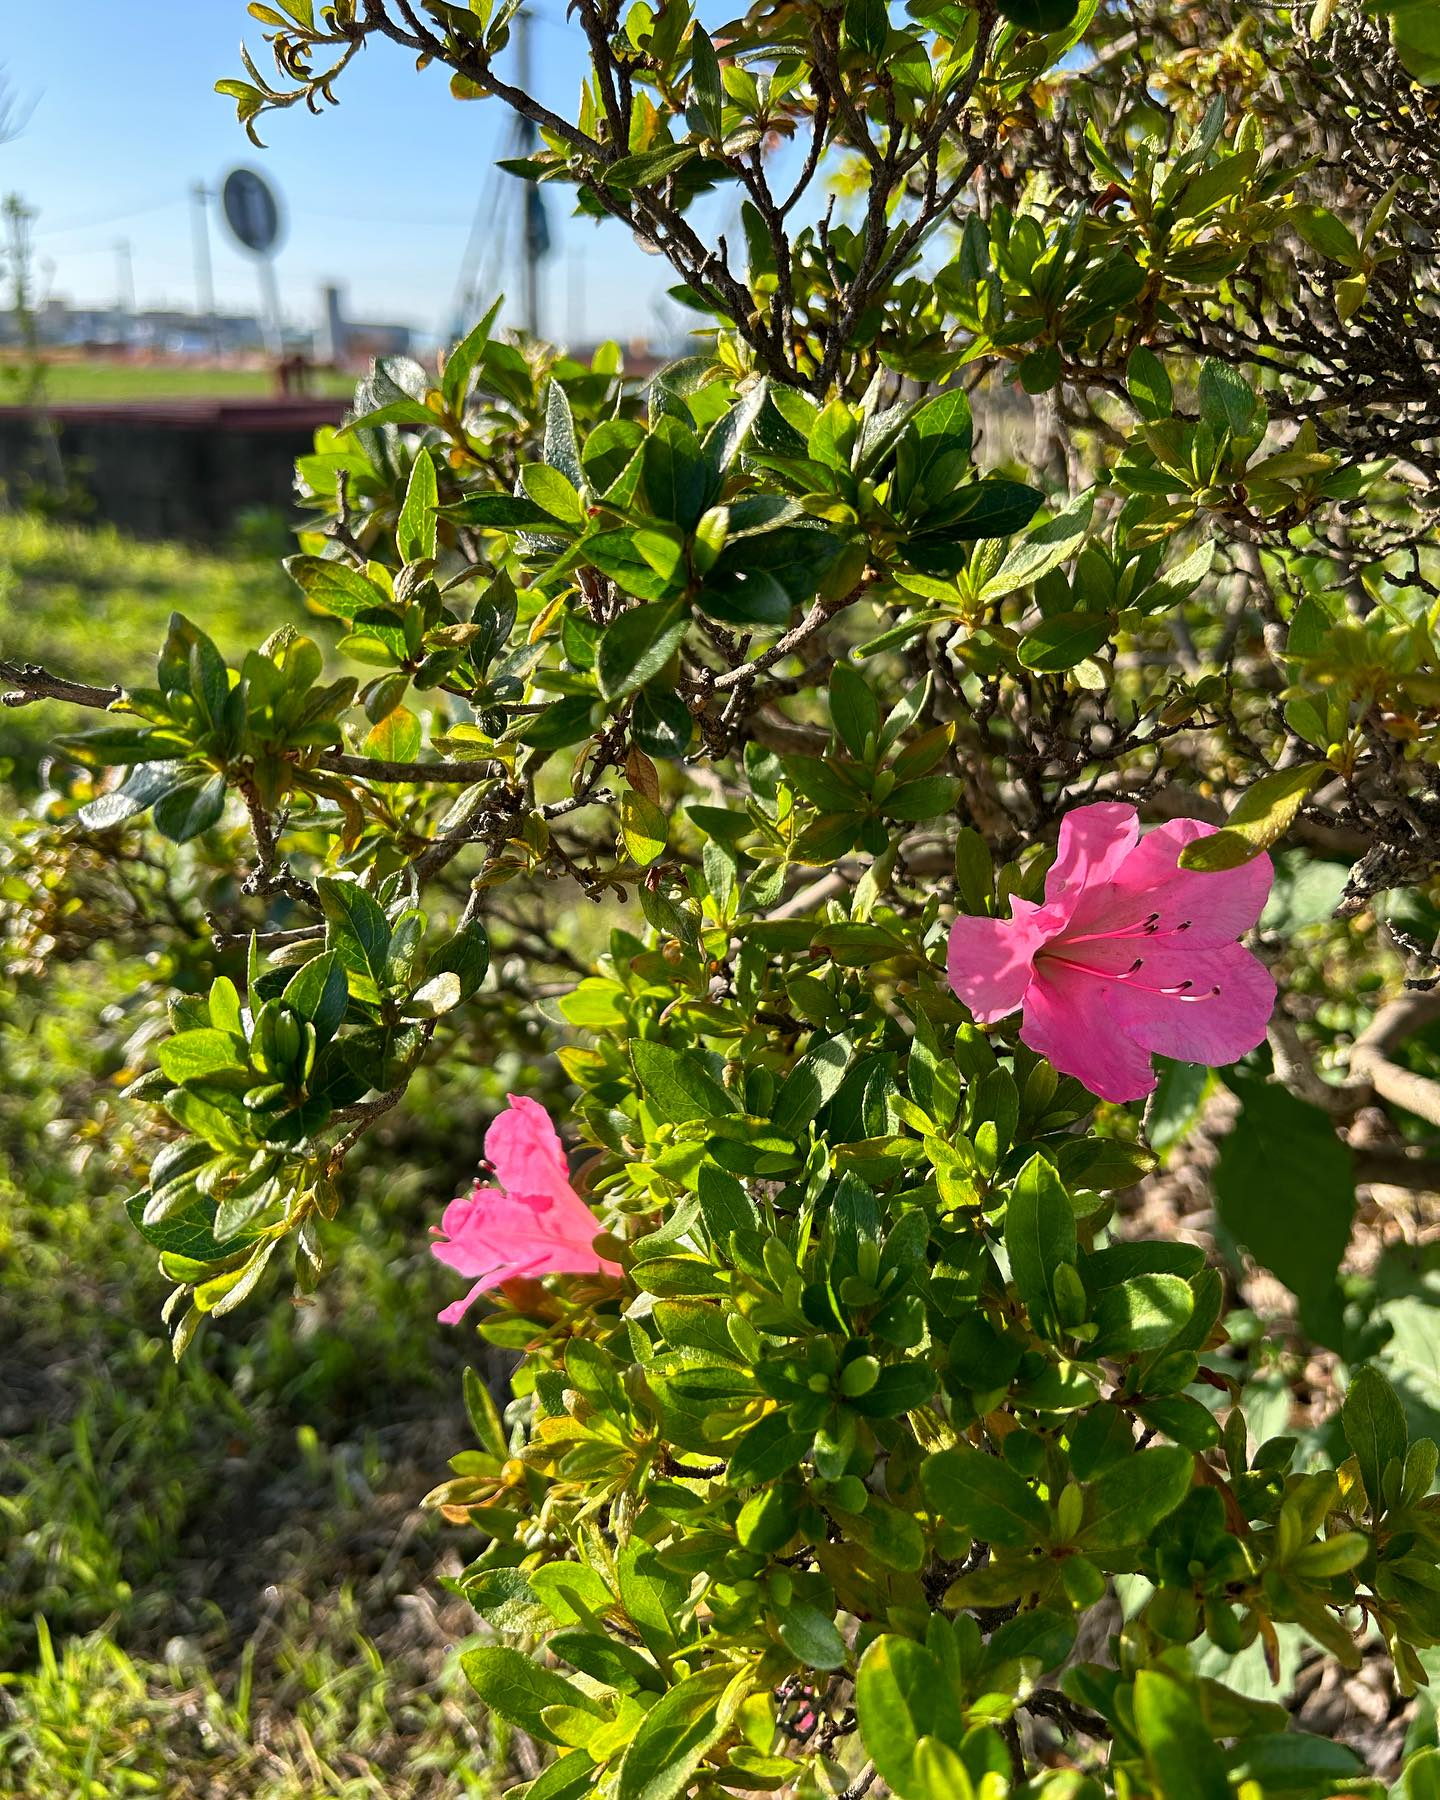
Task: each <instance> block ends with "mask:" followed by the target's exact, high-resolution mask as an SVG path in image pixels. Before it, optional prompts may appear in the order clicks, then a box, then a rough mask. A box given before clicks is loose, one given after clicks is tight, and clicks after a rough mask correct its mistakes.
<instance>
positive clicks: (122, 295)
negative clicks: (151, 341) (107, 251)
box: [115, 238, 135, 341]
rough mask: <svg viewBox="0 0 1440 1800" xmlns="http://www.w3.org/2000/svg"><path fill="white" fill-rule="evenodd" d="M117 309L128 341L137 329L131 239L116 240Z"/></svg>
mask: <svg viewBox="0 0 1440 1800" xmlns="http://www.w3.org/2000/svg"><path fill="white" fill-rule="evenodd" d="M115 307H116V311H117V312H118V314H119V323H120V325H121V335H122V337H124V338H125V339H126V340H127V341H128V340H129V339H130V338H131V337H133V336H134V328H135V265H134V263H133V262H132V260H131V257H130V240H129V238H117V239H116V240H115ZM127 321H128V325H127Z"/></svg>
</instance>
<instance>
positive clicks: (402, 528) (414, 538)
mask: <svg viewBox="0 0 1440 1800" xmlns="http://www.w3.org/2000/svg"><path fill="white" fill-rule="evenodd" d="M439 501H440V493H439V488H438V486H437V484H436V480H435V464H434V462H433V461H432V460H431V457H430V452H429V451H428V450H426V449H424V448H421V449H420V450H418V451H417V452H416V455H415V461H414V463H413V464H412V465H411V468H410V480H409V481H408V483H407V484H406V487H405V503H404V505H403V506H402V507H401V508H400V517H399V519H398V520H397V521H396V525H395V547H396V549H397V550H398V551H399V552H400V555H401V557H402V559H403V560H404V561H405V562H407V563H412V562H433V561H434V560H435V546H436V541H437V539H436V532H437V519H436V513H435V508H436V507H437V505H438V504H439Z"/></svg>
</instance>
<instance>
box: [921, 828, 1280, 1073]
mask: <svg viewBox="0 0 1440 1800" xmlns="http://www.w3.org/2000/svg"><path fill="white" fill-rule="evenodd" d="M1214 829H1215V827H1214V826H1213V825H1206V824H1204V823H1202V822H1201V821H1200V820H1199V819H1173V820H1171V821H1170V822H1169V823H1168V824H1165V825H1161V826H1158V827H1157V828H1156V829H1155V830H1154V831H1151V832H1147V833H1146V835H1145V836H1144V837H1141V836H1140V821H1139V816H1138V815H1137V813H1136V811H1135V808H1134V807H1133V806H1122V805H1118V804H1113V803H1108V802H1107V803H1104V804H1101V805H1096V806H1082V807H1078V808H1077V809H1076V810H1075V811H1074V812H1072V813H1069V814H1067V815H1066V817H1065V819H1064V821H1063V823H1062V824H1061V827H1060V848H1059V853H1058V855H1057V856H1056V859H1055V864H1054V867H1053V868H1052V869H1051V870H1050V873H1049V876H1048V877H1047V878H1046V882H1045V900H1044V904H1043V905H1038V906H1037V905H1036V904H1035V902H1034V901H1030V900H1020V899H1016V900H1015V901H1013V902H1012V905H1011V916H1010V918H1008V919H974V918H959V919H957V920H956V921H955V923H954V925H953V926H952V927H951V931H950V954H949V963H948V967H949V974H950V985H951V987H952V988H954V990H955V992H956V993H957V994H958V995H959V996H960V998H961V999H962V1000H963V1001H964V1002H965V1004H966V1006H968V1007H969V1008H970V1011H971V1012H972V1014H973V1015H974V1016H975V1018H976V1020H977V1021H978V1022H979V1023H980V1024H982V1025H990V1024H993V1023H994V1022H995V1021H996V1020H997V1019H1003V1018H1004V1017H1005V1016H1006V1014H1007V1013H1012V1012H1014V1011H1015V1010H1016V1008H1017V1007H1018V1008H1023V1010H1024V1018H1023V1021H1022V1023H1021V1026H1020V1039H1021V1042H1022V1043H1025V1044H1028V1045H1029V1047H1030V1048H1031V1049H1032V1050H1036V1051H1038V1052H1039V1053H1040V1055H1042V1056H1045V1057H1048V1058H1049V1059H1050V1061H1051V1062H1052V1063H1053V1064H1054V1065H1055V1067H1056V1068H1057V1069H1059V1070H1060V1072H1061V1073H1062V1074H1065V1075H1074V1076H1075V1077H1077V1079H1079V1080H1080V1081H1083V1082H1084V1084H1085V1086H1086V1087H1087V1088H1089V1089H1090V1091H1091V1093H1092V1094H1098V1095H1099V1096H1100V1098H1101V1099H1102V1100H1117V1101H1119V1100H1138V1099H1140V1098H1141V1096H1142V1095H1145V1094H1148V1093H1150V1092H1151V1091H1152V1090H1153V1089H1154V1087H1155V1082H1156V1076H1155V1072H1154V1070H1153V1068H1152V1067H1151V1063H1150V1058H1151V1057H1152V1055H1158V1056H1172V1057H1176V1058H1178V1059H1179V1060H1180V1061H1182V1062H1195V1063H1208V1064H1209V1065H1210V1067H1211V1068H1220V1067H1223V1066H1224V1064H1226V1063H1231V1062H1234V1061H1236V1059H1237V1058H1239V1057H1241V1056H1244V1055H1245V1053H1246V1052H1247V1051H1248V1050H1253V1049H1254V1048H1255V1046H1256V1045H1257V1044H1258V1043H1259V1042H1260V1040H1261V1039H1262V1038H1263V1037H1264V1036H1265V1027H1266V1025H1267V1024H1268V1023H1269V1021H1270V1014H1271V1012H1272V1011H1273V1010H1274V1006H1275V983H1274V982H1273V981H1272V980H1271V978H1270V975H1269V972H1268V970H1267V969H1266V968H1265V967H1264V965H1263V964H1262V963H1261V962H1259V961H1258V960H1257V959H1256V958H1255V957H1254V956H1252V955H1251V954H1250V952H1249V951H1248V950H1246V949H1244V948H1243V947H1242V946H1241V945H1240V944H1239V943H1238V942H1237V941H1236V940H1237V939H1238V938H1239V936H1240V934H1241V933H1242V932H1244V931H1248V930H1249V928H1250V927H1251V926H1252V925H1253V924H1254V923H1255V921H1256V920H1257V919H1258V918H1259V916H1260V912H1261V909H1262V907H1263V906H1264V905H1265V899H1266V896H1267V895H1268V894H1269V892H1270V881H1271V877H1272V874H1273V870H1272V869H1271V866H1270V859H1269V857H1268V856H1258V857H1256V858H1255V860H1254V861H1253V862H1248V863H1245V864H1244V865H1243V866H1242V867H1240V868H1238V869H1226V870H1223V871H1218V872H1215V873H1212V874H1207V873H1204V872H1202V871H1199V870H1190V869H1182V868H1181V867H1180V866H1179V857H1180V852H1181V850H1183V849H1184V847H1185V845H1186V844H1190V843H1193V842H1194V841H1195V839H1196V838H1200V837H1208V836H1209V835H1210V833H1211V832H1212V831H1214Z"/></svg>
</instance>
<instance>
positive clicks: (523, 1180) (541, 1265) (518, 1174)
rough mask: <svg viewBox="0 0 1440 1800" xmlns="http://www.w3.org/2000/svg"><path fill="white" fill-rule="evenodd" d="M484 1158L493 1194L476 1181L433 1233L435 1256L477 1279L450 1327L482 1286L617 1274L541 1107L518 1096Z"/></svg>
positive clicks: (445, 1317)
mask: <svg viewBox="0 0 1440 1800" xmlns="http://www.w3.org/2000/svg"><path fill="white" fill-rule="evenodd" d="M485 1156H486V1160H487V1161H488V1162H489V1164H490V1166H491V1168H493V1169H494V1171H495V1174H496V1177H497V1178H498V1180H499V1182H500V1185H499V1187H498V1188H487V1187H481V1185H480V1184H479V1182H478V1181H477V1182H476V1184H475V1187H474V1190H473V1191H472V1193H471V1194H470V1196H469V1198H468V1199H467V1198H463V1197H462V1198H461V1199H459V1200H452V1201H451V1202H450V1204H449V1205H448V1206H447V1207H446V1208H445V1216H444V1218H443V1219H442V1220H441V1223H440V1224H439V1225H438V1226H432V1227H431V1229H432V1231H433V1232H434V1235H435V1242H434V1243H433V1244H432V1245H431V1246H430V1248H431V1250H432V1252H433V1253H434V1254H435V1255H436V1256H438V1257H439V1259H440V1261H441V1262H443V1263H448V1264H449V1265H450V1267H451V1268H452V1269H458V1270H459V1271H460V1273H461V1274H462V1275H472V1276H478V1277H479V1279H478V1280H477V1281H476V1283H475V1285H474V1287H472V1288H471V1290H470V1292H469V1293H468V1294H467V1295H466V1296H465V1298H464V1299H463V1300H457V1301H456V1302H455V1304H454V1305H453V1306H447V1307H446V1308H445V1310H444V1312H442V1313H441V1314H440V1318H441V1321H442V1323H444V1324H446V1325H455V1324H458V1323H459V1321H460V1320H461V1319H462V1318H463V1317H464V1315H465V1312H466V1309H467V1308H468V1307H469V1306H470V1305H471V1303H472V1302H473V1301H474V1300H475V1299H476V1297H477V1296H478V1295H480V1294H483V1293H484V1292H485V1290H486V1289H487V1288H493V1287H499V1286H500V1284H501V1282H503V1281H513V1280H515V1279H516V1278H517V1277H519V1276H523V1275H530V1276H535V1275H595V1274H601V1275H618V1274H619V1273H620V1268H619V1265H618V1264H617V1263H613V1262H609V1261H607V1260H606V1258H605V1257H603V1256H601V1255H600V1254H599V1253H598V1252H597V1251H596V1249H595V1247H594V1242H595V1238H596V1236H597V1234H598V1233H599V1230H600V1225H599V1223H598V1221H597V1220H596V1218H595V1215H594V1214H593V1213H592V1212H591V1211H590V1208H589V1207H588V1206H586V1204H585V1202H584V1201H583V1200H582V1199H581V1198H580V1196H579V1195H578V1194H577V1193H576V1192H575V1190H574V1188H573V1187H571V1185H570V1170H569V1165H568V1164H567V1163H566V1161H565V1151H564V1149H563V1148H562V1147H561V1143H560V1139H559V1137H558V1136H557V1134H556V1131H555V1127H554V1126H553V1125H552V1124H551V1122H550V1115H549V1114H548V1113H547V1112H546V1111H545V1108H544V1107H543V1106H538V1105H537V1104H536V1103H535V1101H533V1100H527V1099H525V1098H524V1097H523V1096H521V1095H518V1094H511V1095H510V1107H509V1110H508V1111H507V1112H502V1113H501V1114H500V1115H499V1117H498V1118H497V1119H496V1120H495V1122H494V1123H493V1124H492V1125H491V1127H490V1129H489V1130H488V1131H487V1132H486V1133H485Z"/></svg>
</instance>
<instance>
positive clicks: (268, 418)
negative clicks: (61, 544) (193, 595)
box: [0, 399, 345, 540]
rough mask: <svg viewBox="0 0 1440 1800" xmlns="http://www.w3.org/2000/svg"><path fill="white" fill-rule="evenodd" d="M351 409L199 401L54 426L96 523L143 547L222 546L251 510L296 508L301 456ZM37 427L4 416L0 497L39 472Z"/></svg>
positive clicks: (73, 409) (86, 410)
mask: <svg viewBox="0 0 1440 1800" xmlns="http://www.w3.org/2000/svg"><path fill="white" fill-rule="evenodd" d="M344 410H345V402H344V401H343V400H338V399H337V400H294V401H279V400H256V401H246V400H225V401H220V400H198V401H173V402H164V403H161V402H149V403H137V404H134V405H111V406H59V407H55V408H53V409H52V412H51V417H52V418H53V419H54V421H55V424H56V426H57V428H58V430H59V433H60V450H61V455H62V456H63V458H64V459H65V464H66V469H67V472H68V473H69V475H70V477H71V479H72V480H75V481H76V482H77V484H78V485H79V486H80V487H81V488H82V489H84V491H85V492H86V493H88V494H89V495H90V496H91V498H92V500H93V502H94V516H95V517H97V518H100V519H103V520H105V521H106V522H107V523H110V524H113V525H118V526H120V527H121V528H122V529H124V530H126V531H130V532H134V533H135V534H136V535H137V536H139V537H166V538H193V539H199V540H213V539H216V538H221V537H223V536H224V535H225V534H226V533H227V532H228V531H229V530H230V528H231V526H232V525H233V524H234V521H235V519H236V516H237V515H238V514H239V513H241V512H243V511H245V510H246V509H247V508H249V507H255V506H267V507H276V508H279V509H281V510H282V511H286V512H288V511H289V510H290V509H291V508H292V506H293V504H294V494H293V486H292V483H293V477H294V463H295V458H296V457H297V456H302V455H304V454H305V453H306V452H308V451H309V450H310V449H311V448H312V447H313V441H314V433H315V429H316V427H317V426H319V425H338V424H339V422H340V419H341V417H342V416H343V413H344ZM36 443H37V440H36V431H35V423H34V420H33V419H32V418H31V416H30V415H29V414H28V413H27V412H26V411H25V409H24V408H22V407H14V406H7V407H0V489H3V488H5V487H7V486H9V485H11V484H12V483H14V482H15V481H16V480H17V478H19V477H21V476H22V475H24V474H25V473H27V472H30V471H33V469H34V467H35V453H36Z"/></svg>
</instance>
